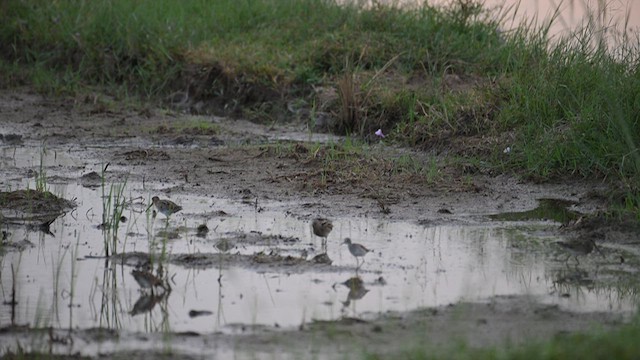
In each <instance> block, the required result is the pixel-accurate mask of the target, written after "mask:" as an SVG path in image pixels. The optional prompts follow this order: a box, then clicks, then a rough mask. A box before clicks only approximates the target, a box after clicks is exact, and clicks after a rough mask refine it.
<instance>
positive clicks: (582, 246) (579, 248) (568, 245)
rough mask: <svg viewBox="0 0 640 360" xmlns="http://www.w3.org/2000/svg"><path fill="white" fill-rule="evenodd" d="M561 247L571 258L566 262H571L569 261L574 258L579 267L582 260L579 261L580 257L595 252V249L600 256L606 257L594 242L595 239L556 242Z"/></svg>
mask: <svg viewBox="0 0 640 360" xmlns="http://www.w3.org/2000/svg"><path fill="white" fill-rule="evenodd" d="M556 244H558V245H559V246H560V247H562V248H563V249H564V250H565V251H566V252H568V253H569V256H568V257H567V259H566V260H565V262H567V261H569V259H570V258H571V257H572V256H573V257H574V258H575V259H576V263H577V265H580V260H578V256H582V255H589V254H590V253H591V252H593V249H596V250H598V252H599V253H600V255H602V257H604V254H603V253H602V251H601V250H600V248H599V247H598V245H596V243H595V242H594V241H593V239H587V240H578V239H576V240H571V241H558V242H556Z"/></svg>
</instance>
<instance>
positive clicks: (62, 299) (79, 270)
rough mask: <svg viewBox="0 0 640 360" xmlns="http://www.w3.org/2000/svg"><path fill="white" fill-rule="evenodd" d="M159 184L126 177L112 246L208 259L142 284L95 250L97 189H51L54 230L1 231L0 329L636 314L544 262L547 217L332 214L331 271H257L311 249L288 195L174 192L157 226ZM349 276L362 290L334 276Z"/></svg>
mask: <svg viewBox="0 0 640 360" xmlns="http://www.w3.org/2000/svg"><path fill="white" fill-rule="evenodd" d="M157 190H158V189H154V188H149V187H147V188H144V187H143V186H142V184H136V183H128V184H127V185H126V189H125V191H124V192H123V194H126V195H125V197H126V198H127V199H135V200H134V201H133V202H132V203H131V204H130V206H129V207H128V208H127V209H126V210H125V211H124V213H123V215H124V216H125V217H126V218H127V220H126V222H124V223H122V224H121V225H120V228H119V230H118V240H117V244H116V245H115V248H116V250H117V252H118V253H128V254H133V253H135V252H143V253H151V254H153V255H154V256H156V257H160V256H162V254H163V252H164V253H165V254H166V256H167V257H172V256H173V257H175V256H179V255H181V254H182V255H184V254H192V255H193V256H204V255H203V254H209V255H210V256H211V259H213V260H212V261H210V262H208V263H207V264H206V266H195V267H189V266H184V265H182V264H180V263H178V262H175V261H169V263H168V264H166V265H165V267H164V270H165V272H166V274H167V276H166V279H167V281H168V283H169V284H170V286H171V290H170V292H167V293H162V292H160V291H158V292H154V293H151V292H150V291H149V290H146V291H142V290H141V289H140V286H139V285H138V283H136V281H135V279H134V277H133V275H132V271H133V270H134V267H133V266H132V265H133V264H135V262H126V261H125V262H123V261H116V260H115V259H106V258H104V257H103V256H104V255H105V253H104V241H105V237H104V233H103V231H102V230H100V229H98V225H99V224H101V222H102V207H103V202H102V189H101V188H85V187H82V186H80V185H78V184H75V183H72V184H50V191H51V192H53V193H54V194H57V195H59V196H63V197H65V198H76V202H77V203H78V208H77V209H76V210H75V211H73V212H72V213H69V214H67V215H65V216H64V217H62V218H60V219H58V220H56V221H55V222H53V223H52V224H51V226H50V231H51V233H50V234H45V233H43V232H39V231H29V230H27V229H25V228H21V227H11V228H9V229H8V231H9V232H10V233H11V234H10V240H11V241H13V242H18V241H27V242H29V243H31V244H32V246H28V247H27V248H26V249H25V250H23V251H21V252H19V251H8V252H7V253H6V254H5V255H4V256H3V257H2V279H1V281H2V283H1V287H2V294H3V295H2V296H3V301H4V302H5V304H6V303H11V302H12V301H13V300H12V297H11V294H12V286H13V284H14V280H13V279H12V275H11V274H12V268H13V271H15V291H16V295H15V302H17V304H16V306H15V307H14V308H13V309H12V308H11V307H8V306H6V305H5V308H4V310H3V311H2V313H1V314H0V323H2V324H10V323H12V322H14V323H16V324H31V325H39V326H54V327H62V328H68V327H72V328H75V329H88V328H93V327H107V328H114V329H126V330H127V331H137V332H147V331H166V330H171V331H195V332H200V333H210V332H216V331H223V332H230V333H235V332H242V331H245V330H246V329H247V328H251V326H258V325H266V326H279V327H282V328H287V327H297V326H299V325H301V324H304V323H307V322H310V321H313V320H333V319H338V318H340V317H342V316H349V317H363V318H372V317H375V316H376V315H378V314H380V313H384V312H386V311H390V310H398V311H405V310H412V309H416V308H419V307H430V306H438V305H443V304H449V303H455V302H459V301H461V300H468V301H469V300H471V301H472V300H482V299H486V298H489V297H492V296H496V295H514V294H526V295H530V296H533V297H535V298H537V299H538V300H539V301H541V302H546V303H553V304H558V305H560V306H562V307H563V308H566V309H571V310H575V311H614V312H623V313H632V312H634V311H635V308H636V305H635V304H636V301H635V300H636V299H635V296H633V295H629V294H624V293H622V292H619V291H617V290H615V289H614V288H596V287H595V286H594V285H593V281H590V280H591V277H592V276H593V274H588V273H580V272H579V271H578V270H577V269H576V270H574V269H572V268H570V267H568V266H566V265H565V264H564V263H563V262H562V261H561V260H558V259H557V258H556V257H554V256H550V255H549V250H548V246H550V245H549V244H551V243H552V242H553V241H554V239H551V238H549V237H548V236H547V235H545V234H547V233H548V230H550V229H551V228H553V227H554V226H557V225H553V224H550V223H548V222H537V223H536V222H530V223H528V224H527V226H522V225H514V226H505V225H493V226H492V225H489V226H487V225H482V226H432V227H425V226H421V225H418V224H417V223H409V222H388V221H384V220H376V219H370V218H341V219H334V229H333V231H332V232H331V233H330V235H329V240H328V249H327V254H328V256H329V258H330V259H331V260H332V264H331V265H325V264H319V265H317V267H313V266H311V267H308V268H302V269H301V268H299V267H296V266H291V267H288V266H286V265H281V264H275V265H274V266H267V265H265V266H261V264H256V263H255V262H252V261H249V260H247V261H245V262H238V261H236V260H235V259H238V257H242V256H245V258H244V259H249V258H250V257H251V256H252V255H254V254H256V253H259V252H263V253H264V254H271V253H274V254H280V255H281V256H290V257H292V258H300V257H301V256H303V254H304V253H305V252H306V253H307V255H306V258H307V259H311V258H312V257H313V256H315V255H317V254H318V253H320V246H321V239H320V238H317V237H314V236H313V234H312V232H311V228H310V219H311V217H312V216H313V215H314V214H312V213H309V214H301V216H300V217H295V216H291V215H288V213H287V209H288V208H290V207H291V206H292V204H287V203H279V202H269V203H266V202H261V203H259V206H258V207H257V208H256V207H255V205H250V204H246V203H242V202H234V201H229V200H226V199H217V198H201V197H189V196H174V197H172V200H173V201H175V202H177V203H179V204H182V205H183V207H184V210H183V211H182V212H179V213H177V214H174V215H173V216H172V217H171V218H170V219H169V221H168V222H167V221H166V220H165V218H164V216H163V215H158V217H156V218H155V219H154V218H152V217H151V216H150V215H149V213H148V212H144V209H145V207H146V204H147V203H148V201H149V198H150V197H151V196H152V194H156V193H157ZM220 211H223V212H224V213H222V212H220ZM220 214H226V215H223V216H221V215H220ZM520 220H522V219H520ZM202 224H206V225H207V227H208V228H209V229H210V231H209V232H208V233H207V234H206V235H205V236H204V237H201V236H197V234H198V231H197V230H196V229H197V228H198V226H199V225H202ZM169 233H172V234H175V235H173V236H168V235H167V234H169ZM239 234H258V236H254V237H253V239H254V240H253V241H249V240H247V239H248V238H250V236H245V237H244V238H243V237H242V236H239ZM201 235H202V234H201ZM345 237H349V238H351V239H353V241H354V242H358V243H362V244H365V245H366V246H367V247H369V248H370V249H372V250H373V252H372V253H369V254H367V256H366V257H365V260H366V261H365V263H364V265H363V266H362V267H361V269H360V270H359V271H358V272H357V274H356V268H355V264H356V261H355V258H354V257H353V256H351V254H350V253H349V252H348V249H347V247H346V246H342V245H340V244H341V242H342V239H343V238H345ZM221 239H235V241H234V242H233V245H231V246H230V247H229V248H228V249H225V250H226V251H225V252H222V251H220V250H219V249H218V247H216V245H217V244H218V243H219V241H220V240H221ZM255 239H258V240H255ZM260 239H266V240H265V241H259V240H260ZM356 275H357V276H358V277H359V278H360V279H361V280H362V284H359V283H358V284H356V285H355V286H354V285H353V283H352V284H351V286H346V285H344V284H342V283H343V282H347V281H353V280H350V279H353V278H354V277H356ZM141 309H142V310H141ZM194 312H196V313H197V312H202V313H201V314H199V315H201V316H193V315H194Z"/></svg>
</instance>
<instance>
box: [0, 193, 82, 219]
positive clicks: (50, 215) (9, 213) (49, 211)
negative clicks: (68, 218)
mask: <svg viewBox="0 0 640 360" xmlns="http://www.w3.org/2000/svg"><path fill="white" fill-rule="evenodd" d="M75 206H76V204H75V203H74V202H73V201H70V200H66V199H63V198H59V197H57V196H56V195H54V194H52V193H51V192H49V191H38V190H16V191H9V192H1V191H0V222H4V223H10V224H27V225H40V226H48V225H49V224H51V223H52V222H53V221H54V220H55V219H57V218H58V217H59V216H60V215H63V214H64V213H65V212H67V211H69V210H71V209H73V208H74V207H75Z"/></svg>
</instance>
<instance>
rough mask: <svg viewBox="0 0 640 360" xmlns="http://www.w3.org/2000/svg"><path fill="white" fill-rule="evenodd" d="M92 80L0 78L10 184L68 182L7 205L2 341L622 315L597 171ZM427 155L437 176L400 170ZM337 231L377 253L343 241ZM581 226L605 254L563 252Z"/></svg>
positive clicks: (622, 260)
mask: <svg viewBox="0 0 640 360" xmlns="http://www.w3.org/2000/svg"><path fill="white" fill-rule="evenodd" d="M94 98H95V99H98V101H93V102H89V103H85V102H82V101H76V100H75V99H48V98H46V97H43V96H41V95H38V94H34V93H31V92H30V91H29V90H28V89H20V90H14V91H2V92H0V117H1V118H2V122H1V123H0V134H2V135H3V136H2V138H0V140H2V141H0V166H1V168H2V172H1V173H0V191H2V192H3V193H2V194H9V193H11V192H13V193H16V192H17V191H23V193H22V194H24V191H25V190H24V189H33V188H35V186H36V179H38V178H39V179H40V180H41V182H40V183H39V184H40V185H42V186H44V187H45V188H46V189H48V190H47V191H48V192H49V193H51V194H52V195H53V196H55V198H56V199H58V198H60V199H69V200H73V202H67V200H60V201H61V202H60V203H56V204H58V205H59V207H58V205H55V206H54V205H51V204H50V205H49V208H48V209H49V210H53V209H54V208H55V210H56V213H57V215H56V217H55V218H51V219H49V218H47V219H45V220H46V221H44V223H48V225H49V227H48V229H47V230H46V231H44V230H43V229H41V228H39V227H37V228H33V227H28V226H25V225H24V224H13V223H10V221H2V231H3V233H2V243H3V245H2V251H3V253H2V255H1V256H2V279H1V286H2V290H3V291H2V294H3V295H2V296H3V302H4V305H3V311H2V316H0V349H2V351H3V352H6V351H16V350H17V348H16V346H17V344H19V346H20V347H21V349H23V350H26V351H32V352H47V353H48V352H52V353H57V354H78V355H81V356H90V357H94V356H98V355H101V356H103V357H104V356H107V357H125V356H126V357H129V358H142V357H144V356H146V357H148V355H147V354H149V353H150V352H151V353H155V354H158V356H160V355H161V354H167V353H170V354H171V356H172V357H174V358H175V357H178V358H184V359H189V358H205V357H210V356H211V355H212V354H214V355H216V357H220V358H226V357H235V358H244V357H255V356H257V355H258V357H269V356H276V355H277V356H278V357H279V358H300V357H306V356H307V355H308V354H309V351H311V352H312V354H313V357H316V358H336V357H338V356H342V355H344V354H348V356H353V357H357V356H359V355H361V354H362V353H363V352H370V353H376V354H379V355H380V356H382V357H385V356H393V355H392V354H395V353H397V352H401V351H404V350H407V349H410V348H412V347H416V346H431V345H433V346H437V345H444V346H446V345H448V344H451V343H453V342H456V341H464V342H466V343H468V344H469V345H471V346H488V345H497V344H505V343H523V342H527V341H531V340H538V339H545V338H549V337H552V336H561V335H562V334H565V333H567V332H574V331H584V330H588V329H591V328H593V326H594V324H595V326H597V327H599V328H603V329H608V328H612V327H615V326H618V325H620V324H622V323H624V322H625V321H628V320H629V319H630V318H631V317H632V316H633V315H634V314H635V311H636V307H637V306H636V305H637V290H636V289H637V285H638V284H637V283H636V280H634V279H635V274H636V273H637V271H638V269H639V268H640V262H639V260H638V259H640V251H638V249H639V248H638V244H640V239H638V232H637V228H636V226H635V225H634V224H633V223H629V224H627V225H621V224H615V225H614V224H611V223H609V222H607V221H606V220H602V218H599V217H590V215H593V214H597V213H598V212H600V211H602V210H606V207H607V205H608V204H607V203H606V201H605V200H604V199H605V198H606V197H604V196H596V195H594V194H605V193H606V192H607V191H608V190H609V189H608V188H607V187H606V186H605V185H603V184H602V183H600V182H588V181H567V182H564V183H555V184H534V183H528V182H526V181H523V180H520V179H517V178H515V177H509V176H505V175H500V176H493V175H492V174H486V173H485V174H483V173H481V172H468V171H465V169H466V168H467V167H465V166H464V164H463V165H462V166H456V165H448V164H447V162H446V161H444V160H443V159H442V158H440V157H438V156H437V155H435V154H425V153H420V152H415V151H412V150H408V149H403V148H399V147H395V146H393V145H389V144H385V143H372V144H369V145H368V146H367V148H366V154H360V153H357V152H356V151H355V150H353V149H352V148H350V147H349V146H348V144H345V140H344V139H341V138H339V137H335V136H332V135H327V134H318V133H314V132H312V131H310V130H309V129H308V128H307V127H306V125H305V124H298V123H291V124H285V125H277V126H276V125H271V126H264V125H259V124H254V123H251V122H247V121H242V120H233V119H227V118H218V117H205V116H193V115H185V114H180V113H175V112H173V111H171V110H167V109H161V108H157V109H155V108H153V109H152V108H145V109H136V108H126V107H124V106H123V107H119V105H117V104H118V102H117V101H113V99H107V98H105V97H104V95H97V96H96V97H94ZM100 99H103V100H104V102H101V101H99V100H100ZM107 100H108V101H107ZM105 104H111V105H108V106H107V105H105ZM107 110H108V111H107ZM16 139H19V140H16ZM407 159H409V160H410V161H409V162H408V163H409V165H403V166H401V167H398V166H397V165H398V164H405V163H406V162H407ZM434 161H435V162H436V164H437V165H438V166H437V174H436V175H434V176H426V175H425V173H424V172H421V171H413V170H411V169H412V168H413V167H415V165H416V164H427V165H425V167H428V164H433V163H434ZM399 168H401V169H404V170H402V171H398V170H397V169H399ZM431 175H433V174H431ZM0 196H2V195H0ZM153 196H158V197H159V198H161V199H167V200H170V201H172V202H175V203H177V204H180V206H181V207H182V209H180V211H178V212H175V213H171V214H169V216H167V215H166V214H164V213H162V209H159V208H157V207H154V206H152V205H153V204H152V202H151V198H152V197H153ZM50 199H51V198H50ZM0 204H3V205H2V206H0V207H2V208H5V207H7V206H18V205H16V204H19V202H18V201H10V202H8V203H4V202H0ZM30 209H31V210H33V209H34V207H33V206H31V207H30ZM38 213H39V212H38ZM3 216H4V212H3ZM318 217H323V218H328V219H330V220H331V221H332V224H333V228H332V230H331V231H330V232H329V233H328V235H327V236H326V242H325V241H324V239H323V238H321V237H319V236H316V235H315V234H314V233H313V231H312V227H311V223H312V221H313V219H315V218H318ZM594 219H599V220H594ZM49 220H50V221H49ZM36 223H37V224H38V225H39V224H40V222H36ZM344 238H350V239H353V241H354V242H356V243H360V244H363V245H365V246H366V247H367V248H369V249H371V250H372V251H371V252H368V253H366V254H364V256H362V257H358V258H356V257H354V255H353V253H352V252H350V251H349V247H348V246H346V245H342V243H343V239H344ZM576 239H578V240H580V239H591V240H593V241H594V242H595V243H596V244H597V246H598V248H599V249H600V250H601V252H602V253H601V254H600V253H598V252H596V251H590V252H586V253H584V254H579V255H577V257H576V260H577V261H574V259H573V258H570V259H569V258H568V255H571V256H573V254H569V253H567V251H566V246H562V245H561V244H562V243H566V242H571V241H576ZM398 339H402V340H398ZM212 349H213V350H212ZM310 349H311V350H310ZM212 351H213V352H214V353H212ZM256 354H257V355H256Z"/></svg>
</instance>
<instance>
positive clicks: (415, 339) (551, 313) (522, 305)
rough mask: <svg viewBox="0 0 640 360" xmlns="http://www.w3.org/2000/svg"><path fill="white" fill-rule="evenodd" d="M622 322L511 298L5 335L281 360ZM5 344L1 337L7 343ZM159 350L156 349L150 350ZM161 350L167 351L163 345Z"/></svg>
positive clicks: (486, 340)
mask: <svg viewBox="0 0 640 360" xmlns="http://www.w3.org/2000/svg"><path fill="white" fill-rule="evenodd" d="M623 321H624V319H623V318H622V317H621V316H619V315H612V314H610V313H582V314H576V313H571V312H566V311H562V310H560V309H559V308H558V307H557V306H553V305H544V304H540V303H537V301H536V299H533V298H528V297H521V296H513V297H496V298H492V299H488V300H487V301H486V302H483V303H465V302H462V303H458V304H451V305H447V306H442V307H437V308H429V309H422V310H418V311H410V312H406V313H387V314H383V315H381V316H379V317H376V318H374V319H366V318H364V319H363V318H350V317H344V318H342V319H341V320H338V321H331V322H312V323H310V324H305V325H301V326H300V328H299V329H298V330H295V331H283V330H279V329H277V328H267V327H261V326H250V325H241V324H238V325H237V328H236V334H199V333H193V332H189V333H172V334H161V333H149V334H138V333H136V334H128V333H127V332H126V331H120V332H116V331H109V330H105V329H93V330H86V331H71V332H69V331H67V330H62V329H61V330H47V329H44V330H38V331H32V330H29V329H25V328H4V329H2V331H0V338H6V337H7V336H8V334H9V333H11V337H13V336H18V337H19V338H21V339H23V340H26V339H39V340H40V341H42V342H44V343H47V342H48V343H49V344H50V346H51V348H53V349H55V351H54V352H61V353H66V354H74V356H78V355H83V356H94V355H95V354H96V353H95V350H96V349H100V351H99V353H100V354H101V356H100V357H101V358H114V359H117V358H125V357H126V358H133V359H143V358H148V356H149V354H150V352H148V351H147V350H145V351H144V352H142V351H141V349H150V350H149V351H151V353H152V354H155V355H154V356H156V355H157V356H160V357H165V356H169V357H171V358H177V359H200V358H211V357H216V358H224V357H226V356H229V355H230V354H232V353H233V354H234V358H238V359H244V358H253V357H254V356H256V354H260V356H267V357H272V356H277V357H278V358H283V359H296V358H300V357H303V358H306V357H313V358H319V359H334V358H343V357H345V356H346V357H347V358H359V357H360V356H361V355H362V354H365V353H368V354H376V356H378V357H380V358H389V359H391V358H396V357H397V355H398V354H401V353H404V352H412V351H415V350H416V349H417V350H422V351H427V352H430V351H433V350H434V349H446V348H447V347H449V346H453V344H455V343H466V344H467V345H468V346H471V347H487V346H494V345H506V344H509V345H519V344H523V343H530V342H532V341H542V340H545V339H551V338H553V337H558V336H563V335H566V334H568V333H572V332H576V331H585V330H588V329H590V330H593V329H594V327H593V325H594V324H598V325H597V327H596V329H598V330H602V331H607V330H609V329H613V328H615V327H616V326H619V325H620V324H622V323H623ZM3 342H4V341H3ZM151 349H156V350H151ZM160 349H162V350H160Z"/></svg>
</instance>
